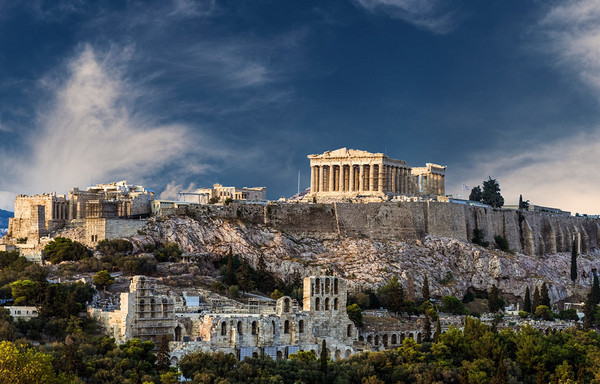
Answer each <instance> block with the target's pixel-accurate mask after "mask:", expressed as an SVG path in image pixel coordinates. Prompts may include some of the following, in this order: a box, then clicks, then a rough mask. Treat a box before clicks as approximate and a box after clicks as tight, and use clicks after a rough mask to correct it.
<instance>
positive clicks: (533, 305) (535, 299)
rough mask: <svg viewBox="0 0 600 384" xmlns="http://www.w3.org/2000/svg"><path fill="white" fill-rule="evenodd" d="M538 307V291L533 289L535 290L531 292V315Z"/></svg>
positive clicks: (536, 288)
mask: <svg viewBox="0 0 600 384" xmlns="http://www.w3.org/2000/svg"><path fill="white" fill-rule="evenodd" d="M540 305H541V304H540V289H539V288H538V287H535V290H534V291H533V301H532V302H531V313H534V312H535V309H536V308H537V307H539V306H540Z"/></svg>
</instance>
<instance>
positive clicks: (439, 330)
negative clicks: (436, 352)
mask: <svg viewBox="0 0 600 384" xmlns="http://www.w3.org/2000/svg"><path fill="white" fill-rule="evenodd" d="M441 335H442V325H441V324H440V318H439V317H438V319H437V321H436V323H435V337H434V340H433V341H435V342H436V343H437V342H438V340H439V339H440V336H441Z"/></svg>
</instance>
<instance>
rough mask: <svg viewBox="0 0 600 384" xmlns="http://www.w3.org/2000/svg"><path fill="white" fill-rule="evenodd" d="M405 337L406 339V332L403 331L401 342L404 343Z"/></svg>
mask: <svg viewBox="0 0 600 384" xmlns="http://www.w3.org/2000/svg"><path fill="white" fill-rule="evenodd" d="M404 339H406V335H405V334H404V332H402V333H401V334H400V344H402V343H403V342H404Z"/></svg>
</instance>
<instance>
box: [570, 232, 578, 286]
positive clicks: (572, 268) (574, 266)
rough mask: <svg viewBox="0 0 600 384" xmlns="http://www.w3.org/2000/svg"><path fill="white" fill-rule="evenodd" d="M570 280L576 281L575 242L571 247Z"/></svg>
mask: <svg viewBox="0 0 600 384" xmlns="http://www.w3.org/2000/svg"><path fill="white" fill-rule="evenodd" d="M571 280H572V281H573V282H574V281H575V280H577V242H576V241H575V240H573V244H572V246H571Z"/></svg>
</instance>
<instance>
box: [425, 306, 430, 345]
mask: <svg viewBox="0 0 600 384" xmlns="http://www.w3.org/2000/svg"><path fill="white" fill-rule="evenodd" d="M423 341H424V342H426V343H429V342H430V341H431V320H430V319H429V315H428V314H427V312H425V318H424V319H423Z"/></svg>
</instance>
